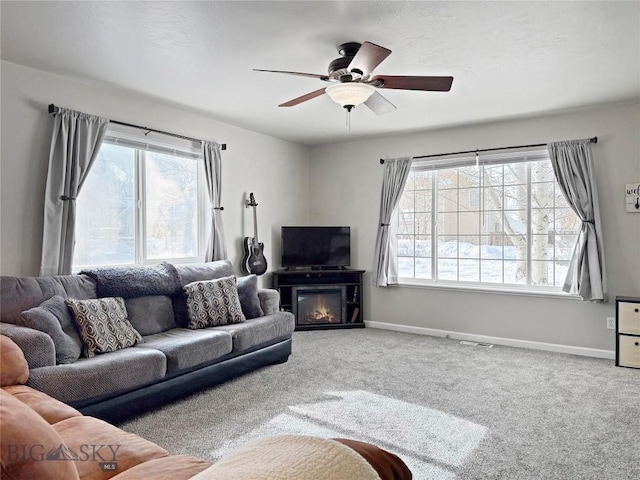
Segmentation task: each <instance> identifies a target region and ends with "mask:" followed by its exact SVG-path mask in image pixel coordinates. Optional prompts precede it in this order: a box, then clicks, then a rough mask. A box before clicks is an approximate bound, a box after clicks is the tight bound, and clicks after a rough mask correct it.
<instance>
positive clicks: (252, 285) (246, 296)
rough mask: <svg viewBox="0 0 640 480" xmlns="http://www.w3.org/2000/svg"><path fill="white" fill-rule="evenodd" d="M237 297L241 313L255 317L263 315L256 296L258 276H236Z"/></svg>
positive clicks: (247, 316) (248, 316)
mask: <svg viewBox="0 0 640 480" xmlns="http://www.w3.org/2000/svg"><path fill="white" fill-rule="evenodd" d="M238 297H239V298H240V306H241V307H242V313H244V316H245V317H246V318H256V317H261V316H263V315H264V312H263V311H262V307H261V306H260V299H259V298H258V277H257V276H256V275H247V276H246V277H240V278H238Z"/></svg>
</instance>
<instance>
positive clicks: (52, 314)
mask: <svg viewBox="0 0 640 480" xmlns="http://www.w3.org/2000/svg"><path fill="white" fill-rule="evenodd" d="M22 325H24V326H25V327H29V328H33V329H35V330H40V331H41V332H44V333H46V334H47V335H49V336H50V337H51V340H53V344H54V345H55V347H56V362H57V363H71V362H75V361H76V360H77V359H78V358H80V354H81V353H82V341H81V340H80V335H79V333H78V330H77V327H76V325H75V322H74V320H73V314H72V313H71V312H70V311H69V308H68V307H67V304H66V303H65V299H64V297H62V296H61V295H54V296H53V297H51V298H50V299H48V300H45V301H44V302H42V303H41V304H40V305H39V306H37V307H33V308H30V309H29V310H25V311H24V312H22Z"/></svg>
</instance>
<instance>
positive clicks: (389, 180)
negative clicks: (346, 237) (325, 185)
mask: <svg viewBox="0 0 640 480" xmlns="http://www.w3.org/2000/svg"><path fill="white" fill-rule="evenodd" d="M412 160H413V159H412V158H409V157H407V158H396V159H392V160H385V163H384V178H383V179H382V194H381V197H380V221H379V223H378V236H377V237H376V247H375V253H374V254H375V258H374V263H373V277H372V279H371V283H373V285H374V286H376V287H386V286H387V285H388V271H389V262H390V261H391V255H390V241H389V227H390V222H391V215H392V214H393V211H394V210H395V209H396V207H397V206H398V202H399V201H400V195H402V190H403V189H404V184H405V183H406V181H407V177H408V176H409V171H410V170H411V161H412Z"/></svg>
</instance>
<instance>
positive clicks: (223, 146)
mask: <svg viewBox="0 0 640 480" xmlns="http://www.w3.org/2000/svg"><path fill="white" fill-rule="evenodd" d="M59 111H60V108H58V107H56V106H55V105H54V104H53V103H52V104H50V105H49V113H50V114H52V115H55V114H56V113H58V112H59ZM109 122H111V123H115V124H117V125H124V126H125V127H132V128H139V129H140V130H146V132H147V133H149V132H155V133H160V134H162V135H168V136H170V137H175V138H181V139H183V140H189V141H191V142H197V143H202V140H200V139H199V138H192V137H187V136H185V135H178V134H177V133H171V132H165V131H163V130H156V129H155V128H149V127H143V126H140V125H134V124H132V123H125V122H119V121H117V120H109ZM145 135H146V134H145ZM220 149H221V150H226V149H227V144H226V143H223V144H221V145H220Z"/></svg>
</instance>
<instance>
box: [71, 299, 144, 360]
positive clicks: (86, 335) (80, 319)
mask: <svg viewBox="0 0 640 480" xmlns="http://www.w3.org/2000/svg"><path fill="white" fill-rule="evenodd" d="M66 302H67V305H68V306H69V308H71V310H72V312H73V316H74V319H75V321H76V323H77V324H78V326H79V327H80V336H81V338H82V343H83V347H84V348H83V353H84V356H85V357H87V358H90V357H93V356H95V355H97V354H100V353H107V352H115V351H116V350H120V349H122V348H125V347H132V346H133V345H135V344H136V343H139V342H141V341H142V337H141V336H140V334H139V333H138V332H137V331H136V329H135V328H133V326H132V325H131V323H130V322H129V320H128V319H127V308H126V306H125V303H124V299H123V298H122V297H107V298H96V299H91V300H75V299H71V298H70V299H68V300H67V301H66Z"/></svg>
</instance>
